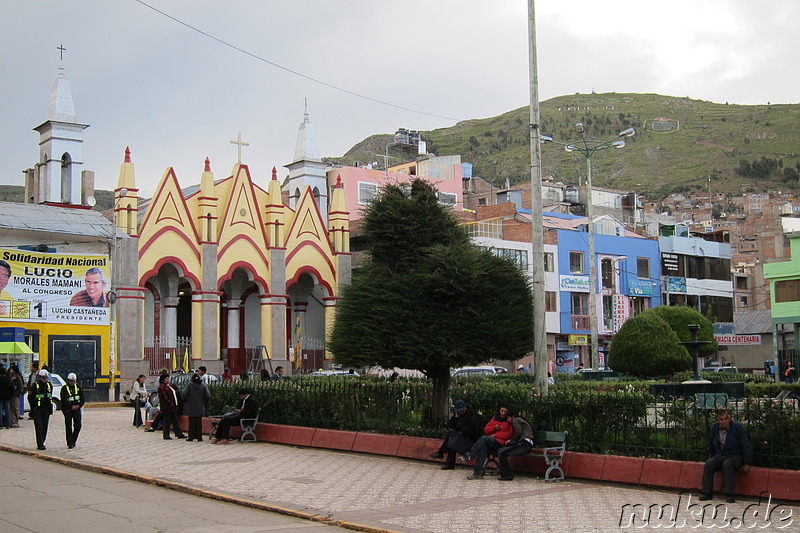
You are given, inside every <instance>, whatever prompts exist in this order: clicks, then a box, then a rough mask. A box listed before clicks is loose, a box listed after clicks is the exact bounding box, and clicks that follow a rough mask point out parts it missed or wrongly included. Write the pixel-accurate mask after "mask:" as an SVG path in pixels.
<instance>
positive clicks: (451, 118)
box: [134, 0, 460, 122]
mask: <svg viewBox="0 0 800 533" xmlns="http://www.w3.org/2000/svg"><path fill="white" fill-rule="evenodd" d="M134 1H135V2H137V3H139V4H141V5H143V6H144V7H146V8H148V9H151V10H153V11H155V12H156V13H158V14H160V15H163V16H164V17H167V18H168V19H170V20H172V21H173V22H177V23H178V24H180V25H181V26H184V27H186V28H189V29H190V30H192V31H195V32H197V33H199V34H200V35H203V36H204V37H208V38H209V39H212V40H214V41H216V42H218V43H220V44H222V45H224V46H227V47H228V48H232V49H234V50H236V51H237V52H241V53H242V54H245V55H247V56H250V57H252V58H253V59H256V60H258V61H261V62H262V63H266V64H268V65H271V66H273V67H275V68H279V69H281V70H283V71H285V72H288V73H290V74H294V75H295V76H298V77H300V78H303V79H306V80H309V81H312V82H314V83H318V84H319V85H322V86H324V87H328V88H329V89H334V90H336V91H340V92H343V93H345V94H349V95H351V96H355V97H357V98H362V99H364V100H368V101H370V102H374V103H376V104H381V105H385V106H388V107H393V108H395V109H401V110H403V111H408V112H410V113H417V114H419V115H426V116H429V117H435V118H443V119H445V120H451V121H453V122H458V121H459V120H460V119H457V118H453V117H446V116H444V115H437V114H436V113H428V112H426V111H420V110H417V109H411V108H410V107H403V106H401V105H397V104H393V103H391V102H386V101H384V100H378V99H377V98H372V97H371V96H367V95H364V94H361V93H357V92H354V91H351V90H349V89H345V88H343V87H339V86H338V85H333V84H332V83H328V82H326V81H323V80H320V79H317V78H314V77H311V76H308V75H306V74H303V73H301V72H298V71H296V70H292V69H290V68H288V67H284V66H283V65H279V64H278V63H275V62H274V61H270V60H269V59H267V58H265V57H261V56H259V55H257V54H254V53H253V52H249V51H247V50H245V49H244V48H239V47H238V46H236V45H235V44H232V43H229V42H228V41H225V40H224V39H220V38H219V37H215V36H214V35H211V34H210V33H208V32H205V31H203V30H201V29H200V28H197V27H196V26H192V25H191V24H188V23H186V22H184V21H182V20H180V19H178V18H175V17H173V16H172V15H170V14H168V13H165V12H164V11H161V10H160V9H158V8H156V7H154V6H151V5H150V4H148V3H146V2H143V1H142V0H134Z"/></svg>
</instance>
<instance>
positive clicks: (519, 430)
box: [497, 409, 533, 481]
mask: <svg viewBox="0 0 800 533" xmlns="http://www.w3.org/2000/svg"><path fill="white" fill-rule="evenodd" d="M509 418H510V419H511V426H512V427H513V428H514V436H513V437H511V440H509V441H508V444H506V445H505V446H503V447H502V448H500V449H499V450H497V462H498V463H499V467H500V477H499V478H497V479H499V480H500V481H511V480H512V479H514V472H513V471H512V470H511V465H509V464H508V458H509V457H512V456H514V455H525V454H526V453H529V452H530V451H531V448H533V428H532V427H531V425H530V424H529V423H528V421H527V420H525V419H524V418H522V417H521V416H519V413H517V412H515V411H514V410H513V409H512V410H511V412H510V413H509Z"/></svg>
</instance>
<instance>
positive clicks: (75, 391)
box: [61, 373, 85, 449]
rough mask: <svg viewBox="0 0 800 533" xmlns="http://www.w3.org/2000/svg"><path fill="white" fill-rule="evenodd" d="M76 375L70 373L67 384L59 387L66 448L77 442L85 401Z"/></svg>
mask: <svg viewBox="0 0 800 533" xmlns="http://www.w3.org/2000/svg"><path fill="white" fill-rule="evenodd" d="M77 381H78V376H76V375H75V374H73V373H70V374H69V375H68V376H67V384H66V385H64V386H63V387H61V412H62V413H64V431H65V433H66V437H67V448H69V449H72V448H74V447H75V444H77V442H78V433H80V432H81V426H82V424H81V419H82V418H83V412H82V411H81V407H83V404H84V402H85V399H84V397H83V389H81V388H80V387H78V383H77Z"/></svg>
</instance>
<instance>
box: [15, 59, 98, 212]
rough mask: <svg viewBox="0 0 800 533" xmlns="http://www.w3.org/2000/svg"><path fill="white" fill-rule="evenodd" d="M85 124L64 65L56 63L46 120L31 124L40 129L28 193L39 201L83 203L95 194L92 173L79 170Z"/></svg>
mask: <svg viewBox="0 0 800 533" xmlns="http://www.w3.org/2000/svg"><path fill="white" fill-rule="evenodd" d="M88 127H89V125H88V124H80V123H78V119H77V116H76V114H75V105H74V104H73V102H72V89H71V87H70V84H69V80H68V79H67V75H66V72H65V70H64V67H63V66H62V67H58V76H57V77H56V81H55V82H54V83H53V88H52V90H51V91H50V105H49V109H48V112H47V120H46V121H45V122H43V123H42V124H40V125H39V126H37V127H35V128H34V130H35V131H37V132H39V162H38V163H37V165H36V167H35V169H34V176H33V179H32V180H31V181H32V184H33V187H34V188H35V190H36V192H35V194H31V195H30V196H32V197H34V198H36V199H37V200H38V201H39V202H41V203H46V202H52V203H62V204H84V203H85V201H86V199H88V197H89V196H91V195H93V194H94V176H93V173H89V171H83V172H81V169H82V168H83V155H82V153H81V148H82V145H83V135H82V132H83V130H85V129H86V128H88ZM26 194H27V193H26Z"/></svg>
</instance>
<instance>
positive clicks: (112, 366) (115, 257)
mask: <svg viewBox="0 0 800 533" xmlns="http://www.w3.org/2000/svg"><path fill="white" fill-rule="evenodd" d="M118 193H119V194H118V196H119V198H118V199H117V201H116V202H115V203H114V217H113V218H114V224H113V225H114V227H113V228H112V231H113V232H114V233H113V235H112V237H111V243H110V246H111V252H112V253H111V254H109V255H111V291H109V294H108V304H109V309H108V311H109V315H110V317H109V323H110V326H111V327H110V329H109V334H110V339H109V350H108V352H109V353H108V401H110V402H113V401H116V390H115V388H116V383H115V381H116V380H115V373H116V370H117V368H118V367H119V364H118V363H119V361H118V360H117V359H118V357H119V351H118V350H117V342H118V339H117V331H116V328H117V314H116V311H117V310H116V308H115V306H114V302H115V301H116V300H117V293H116V290H117V269H118V268H119V238H118V237H117V229H118V224H119V219H118V216H117V210H118V209H119V203H120V202H121V201H122V199H123V198H124V197H125V196H127V195H128V189H126V188H124V187H123V188H122V189H120V190H119V191H118Z"/></svg>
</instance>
